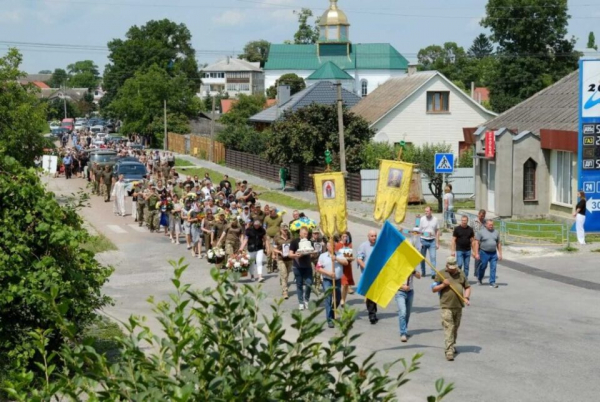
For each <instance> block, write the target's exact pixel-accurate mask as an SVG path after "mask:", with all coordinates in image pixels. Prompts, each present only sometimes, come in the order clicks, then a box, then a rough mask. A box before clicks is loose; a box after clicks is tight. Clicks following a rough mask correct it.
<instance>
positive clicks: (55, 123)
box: [48, 120, 60, 132]
mask: <svg viewBox="0 0 600 402" xmlns="http://www.w3.org/2000/svg"><path fill="white" fill-rule="evenodd" d="M48 125H49V126H50V132H52V130H54V129H57V128H60V121H56V120H54V121H50V122H48Z"/></svg>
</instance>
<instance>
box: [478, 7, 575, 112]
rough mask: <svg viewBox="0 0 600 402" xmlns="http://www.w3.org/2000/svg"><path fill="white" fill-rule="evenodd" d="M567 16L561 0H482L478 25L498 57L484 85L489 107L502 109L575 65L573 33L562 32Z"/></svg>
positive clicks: (564, 29) (557, 78)
mask: <svg viewBox="0 0 600 402" xmlns="http://www.w3.org/2000/svg"><path fill="white" fill-rule="evenodd" d="M569 17H570V16H569V14H568V12H567V2H566V1H565V0H548V1H544V2H540V1H537V0H489V1H488V4H487V6H486V17H485V18H484V19H483V20H482V22H481V24H482V25H483V26H484V27H486V28H489V29H490V31H491V32H492V34H491V40H492V41H493V42H495V43H496V44H497V46H498V47H497V49H498V50H497V53H498V54H499V56H500V62H499V63H498V68H497V70H496V72H495V74H494V77H493V79H492V80H491V81H490V85H489V88H490V93H491V101H492V106H493V108H494V110H496V111H498V112H503V111H505V110H506V109H508V108H510V107H512V106H514V105H516V104H517V103H519V102H521V101H523V100H525V99H527V98H529V97H531V96H532V95H533V94H535V93H537V92H539V91H540V90H542V89H544V88H545V87H547V86H548V85H551V84H553V83H554V82H556V81H557V80H559V79H560V78H562V77H564V76H565V75H567V74H568V73H570V72H572V71H573V70H575V69H577V61H578V58H579V54H578V52H576V51H575V50H574V48H575V38H567V37H566V35H567V27H568V22H569ZM532 32H533V33H535V35H533V34H532Z"/></svg>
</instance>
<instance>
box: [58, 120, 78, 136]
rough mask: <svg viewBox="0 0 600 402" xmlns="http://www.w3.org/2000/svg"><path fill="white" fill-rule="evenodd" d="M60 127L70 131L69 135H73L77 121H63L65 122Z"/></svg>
mask: <svg viewBox="0 0 600 402" xmlns="http://www.w3.org/2000/svg"><path fill="white" fill-rule="evenodd" d="M60 126H61V127H64V128H66V129H68V130H69V133H71V132H73V130H74V129H75V120H74V119H63V121H62V122H61V123H60Z"/></svg>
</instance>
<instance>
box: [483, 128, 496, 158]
mask: <svg viewBox="0 0 600 402" xmlns="http://www.w3.org/2000/svg"><path fill="white" fill-rule="evenodd" d="M495 155H496V135H495V134H494V132H493V131H486V132H485V157H486V158H493V157H494V156H495Z"/></svg>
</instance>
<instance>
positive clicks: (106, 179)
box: [102, 165, 113, 202]
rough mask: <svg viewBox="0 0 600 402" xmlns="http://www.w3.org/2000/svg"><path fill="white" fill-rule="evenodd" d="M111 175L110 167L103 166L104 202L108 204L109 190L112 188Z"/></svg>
mask: <svg viewBox="0 0 600 402" xmlns="http://www.w3.org/2000/svg"><path fill="white" fill-rule="evenodd" d="M112 180H113V174H112V169H111V168H110V166H108V165H106V166H104V171H103V172H102V182H103V183H104V184H103V185H104V202H110V189H111V187H112Z"/></svg>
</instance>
